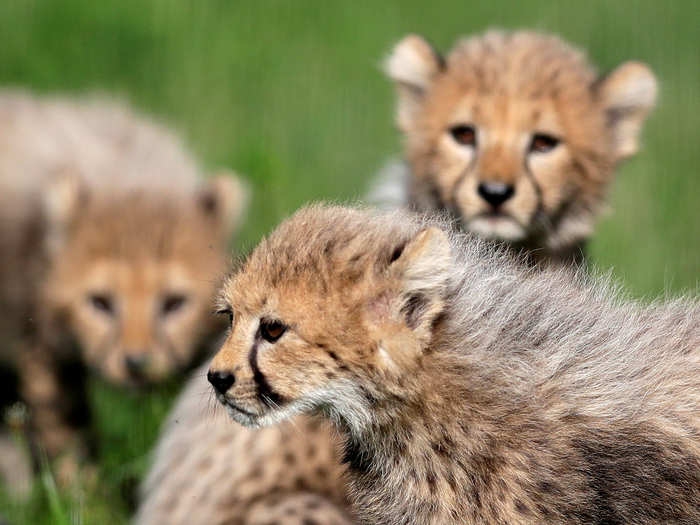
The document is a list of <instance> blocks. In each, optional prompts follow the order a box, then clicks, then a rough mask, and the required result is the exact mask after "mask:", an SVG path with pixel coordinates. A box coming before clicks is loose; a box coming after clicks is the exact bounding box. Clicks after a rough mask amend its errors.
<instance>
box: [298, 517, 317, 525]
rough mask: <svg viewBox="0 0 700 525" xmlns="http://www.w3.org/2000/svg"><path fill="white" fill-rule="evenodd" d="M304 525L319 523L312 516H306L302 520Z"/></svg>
mask: <svg viewBox="0 0 700 525" xmlns="http://www.w3.org/2000/svg"><path fill="white" fill-rule="evenodd" d="M302 523H303V525H319V523H318V522H317V521H316V520H314V519H311V518H304V521H303V522H302Z"/></svg>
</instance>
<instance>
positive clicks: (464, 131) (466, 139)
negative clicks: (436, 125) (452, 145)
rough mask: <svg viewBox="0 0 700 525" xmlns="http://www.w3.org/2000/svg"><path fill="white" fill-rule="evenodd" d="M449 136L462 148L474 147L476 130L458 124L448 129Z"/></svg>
mask: <svg viewBox="0 0 700 525" xmlns="http://www.w3.org/2000/svg"><path fill="white" fill-rule="evenodd" d="M450 135H452V138H453V139H455V142H457V144H461V145H462V146H476V129H475V128H474V126H469V125H467V124H460V125H458V126H453V127H451V128H450Z"/></svg>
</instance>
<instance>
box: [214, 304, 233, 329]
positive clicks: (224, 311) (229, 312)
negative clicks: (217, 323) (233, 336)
mask: <svg viewBox="0 0 700 525" xmlns="http://www.w3.org/2000/svg"><path fill="white" fill-rule="evenodd" d="M216 315H225V316H227V317H228V324H230V325H233V309H231V308H222V309H221V310H217V311H216Z"/></svg>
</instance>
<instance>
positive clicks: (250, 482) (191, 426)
mask: <svg viewBox="0 0 700 525" xmlns="http://www.w3.org/2000/svg"><path fill="white" fill-rule="evenodd" d="M207 368H208V367H206V366H205V367H204V368H201V369H199V370H198V371H197V372H195V374H194V376H193V377H192V379H191V380H190V382H189V384H188V386H187V388H186V389H185V390H184V391H183V393H182V394H181V396H180V399H179V400H178V401H177V403H176V407H175V409H174V410H173V412H172V414H171V415H170V417H169V419H168V421H167V423H166V425H165V426H164V428H163V432H162V435H161V438H160V440H159V442H158V446H157V448H156V451H155V455H154V459H153V466H152V467H151V469H150V471H149V474H148V476H147V478H146V480H145V482H144V484H143V487H142V490H141V504H140V505H139V509H138V512H137V515H136V517H135V519H134V525H160V524H163V523H168V524H170V525H185V524H189V523H192V516H196V517H197V522H198V523H200V522H201V523H207V524H208V525H226V524H229V525H234V524H238V525H263V524H269V523H278V524H284V525H297V524H298V525H310V524H312V523H316V524H318V525H332V524H336V525H348V524H350V523H352V521H351V518H350V517H349V512H348V502H347V499H346V497H347V496H346V491H345V487H346V485H345V480H344V477H343V473H344V472H343V471H344V468H343V467H342V466H341V463H340V457H341V450H340V446H339V440H338V438H337V436H336V435H335V432H334V431H333V430H332V429H331V428H330V427H329V425H328V424H327V423H325V422H323V421H320V420H319V419H317V418H308V417H299V418H296V419H295V420H294V421H293V422H288V423H287V424H284V425H280V426H279V427H275V428H270V429H266V431H264V432H258V431H254V430H250V429H245V428H242V427H239V426H237V425H232V424H231V423H230V421H229V420H228V418H227V417H226V415H225V414H224V413H223V412H222V411H221V410H216V408H220V407H216V405H213V404H212V401H213V400H212V399H211V396H210V394H209V388H208V383H207V381H206V370H207Z"/></svg>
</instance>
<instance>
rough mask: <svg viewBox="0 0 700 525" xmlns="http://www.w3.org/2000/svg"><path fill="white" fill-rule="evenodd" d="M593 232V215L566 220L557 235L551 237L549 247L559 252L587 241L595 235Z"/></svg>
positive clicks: (548, 242) (548, 241)
mask: <svg viewBox="0 0 700 525" xmlns="http://www.w3.org/2000/svg"><path fill="white" fill-rule="evenodd" d="M593 230H594V219H593V216H591V215H585V216H583V217H573V218H565V219H564V220H562V222H561V224H560V225H559V228H558V229H557V232H556V234H554V235H550V236H549V238H548V239H547V245H548V247H549V248H551V249H552V250H558V249H561V248H562V247H564V246H569V245H571V244H574V243H576V242H578V241H580V240H582V239H587V238H588V237H590V236H591V235H592V234H593Z"/></svg>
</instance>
